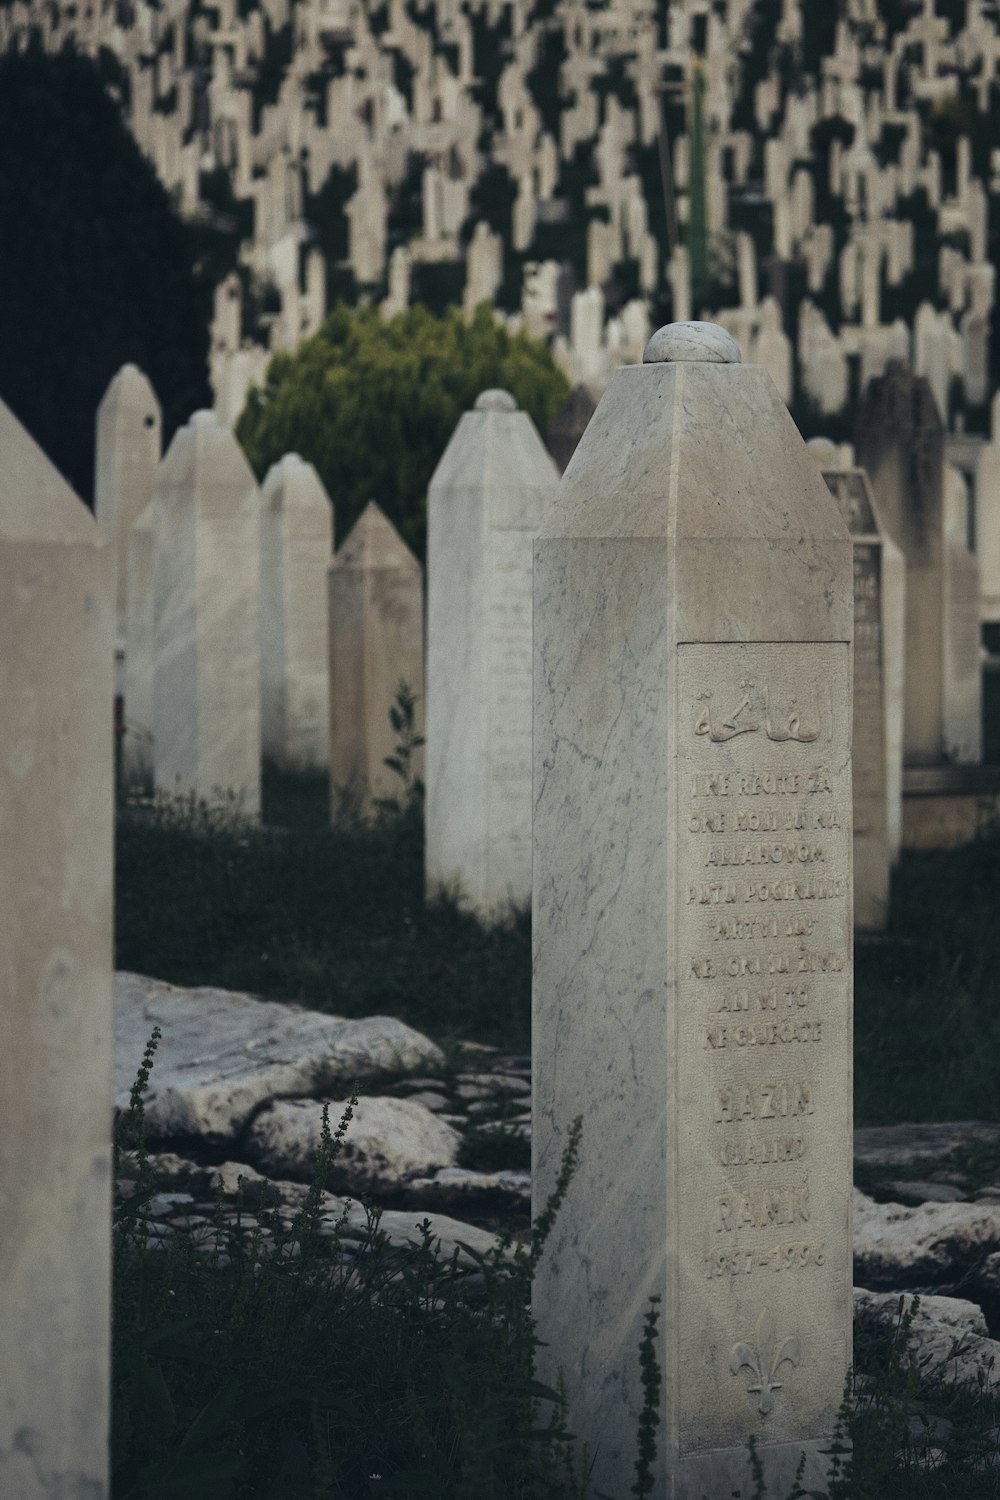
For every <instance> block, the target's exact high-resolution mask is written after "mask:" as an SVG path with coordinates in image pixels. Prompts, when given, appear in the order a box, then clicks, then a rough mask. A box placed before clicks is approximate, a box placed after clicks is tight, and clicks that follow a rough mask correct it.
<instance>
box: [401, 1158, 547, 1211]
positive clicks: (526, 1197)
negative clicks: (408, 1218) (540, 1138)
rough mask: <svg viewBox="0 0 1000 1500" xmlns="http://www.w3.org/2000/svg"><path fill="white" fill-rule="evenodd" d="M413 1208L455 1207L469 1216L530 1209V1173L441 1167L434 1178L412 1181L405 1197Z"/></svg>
mask: <svg viewBox="0 0 1000 1500" xmlns="http://www.w3.org/2000/svg"><path fill="white" fill-rule="evenodd" d="M404 1197H405V1200H406V1202H407V1204H408V1205H409V1206H410V1207H411V1208H424V1207H426V1208H434V1209H441V1208H446V1209H450V1208H455V1209H464V1210H465V1211H466V1212H468V1213H497V1212H500V1213H502V1212H505V1211H510V1210H517V1209H522V1210H524V1209H530V1207H531V1173H530V1172H519V1171H501V1172H473V1171H471V1170H469V1169H468V1168H466V1167H442V1169H441V1171H440V1172H436V1173H435V1174H434V1176H433V1177H418V1178H415V1179H414V1180H413V1181H411V1182H410V1183H409V1184H408V1186H407V1188H406V1192H405V1194H404Z"/></svg>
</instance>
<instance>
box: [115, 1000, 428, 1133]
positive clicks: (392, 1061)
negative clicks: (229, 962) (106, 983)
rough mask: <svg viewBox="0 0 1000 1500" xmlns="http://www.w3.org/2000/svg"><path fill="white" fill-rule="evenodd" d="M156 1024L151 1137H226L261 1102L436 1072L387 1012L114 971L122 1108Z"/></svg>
mask: <svg viewBox="0 0 1000 1500" xmlns="http://www.w3.org/2000/svg"><path fill="white" fill-rule="evenodd" d="M154 1026H159V1027H160V1029H161V1031H162V1033H163V1037H162V1040H161V1042H160V1044H159V1047H158V1048H157V1052H156V1058H155V1061H154V1065H153V1071H152V1075H151V1078H150V1086H149V1092H148V1094H147V1096H146V1128H147V1132H148V1134H149V1135H150V1136H151V1137H160V1138H164V1137H171V1136H202V1137H204V1138H206V1139H207V1140H212V1141H219V1140H226V1139H229V1138H232V1137H233V1136H235V1135H237V1134H238V1133H239V1132H240V1131H241V1130H242V1129H243V1127H244V1125H246V1123H247V1122H248V1120H249V1119H250V1118H251V1116H252V1115H253V1114H254V1113H255V1111H256V1110H257V1109H258V1108H259V1107H260V1106H261V1105H263V1104H265V1103H266V1102H267V1101H268V1100H271V1099H277V1098H303V1097H314V1096H315V1095H317V1094H319V1093H321V1092H323V1091H324V1090H330V1089H331V1088H336V1087H337V1086H340V1087H341V1088H343V1087H344V1086H345V1085H349V1084H350V1083H351V1081H352V1080H353V1079H356V1078H357V1079H365V1078H371V1077H376V1076H378V1075H384V1074H393V1073H414V1072H420V1073H427V1072H428V1071H432V1070H435V1069H438V1068H440V1067H443V1065H444V1057H443V1054H442V1053H441V1051H440V1049H439V1048H438V1047H437V1046H435V1044H434V1043H433V1042H431V1041H429V1040H428V1038H427V1037H425V1036H422V1035H421V1034H420V1032H418V1031H414V1030H413V1028H412V1027H410V1026H407V1025H405V1024H404V1022H402V1021H397V1020H396V1019H395V1018H394V1017H392V1016H368V1017H366V1018H364V1019H363V1020H347V1019H344V1018H343V1017H341V1016H330V1015H325V1014H322V1013H320V1012H319V1011H311V1010H306V1009H304V1008H303V1007H301V1006H297V1005H285V1004H276V1003H274V1002H273V1001H266V1000H257V999H255V998H254V997H253V996H252V995H245V994H238V993H233V992H231V991H228V990H219V989H212V988H209V987H204V988H199V989H183V988H181V987H180V986H178V985H172V984H166V983H164V982H163V981H161V980H157V979H148V978H146V977H145V976H143V975H141V974H128V973H118V974H116V975H115V1105H116V1107H117V1108H119V1109H121V1108H124V1107H125V1106H126V1105H127V1104H128V1095H129V1088H130V1086H131V1084H132V1081H133V1079H134V1078H135V1075H136V1070H137V1069H138V1066H139V1063H140V1061H141V1059H142V1053H143V1049H144V1047H145V1045H146V1042H147V1040H148V1038H149V1036H150V1033H151V1032H152V1030H153V1027H154Z"/></svg>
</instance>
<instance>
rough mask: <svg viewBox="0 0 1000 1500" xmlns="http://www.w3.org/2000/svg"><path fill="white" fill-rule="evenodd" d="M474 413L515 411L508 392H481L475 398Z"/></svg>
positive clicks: (514, 402)
mask: <svg viewBox="0 0 1000 1500" xmlns="http://www.w3.org/2000/svg"><path fill="white" fill-rule="evenodd" d="M476 411H517V402H516V401H515V400H514V397H513V396H512V395H511V393H510V391H501V390H492V391H481V392H480V393H479V395H478V396H477V397H476Z"/></svg>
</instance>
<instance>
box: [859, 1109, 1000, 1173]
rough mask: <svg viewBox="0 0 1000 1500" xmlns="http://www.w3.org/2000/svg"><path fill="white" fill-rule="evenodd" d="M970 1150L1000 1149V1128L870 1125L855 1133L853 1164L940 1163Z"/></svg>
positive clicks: (961, 1123) (960, 1123)
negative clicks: (947, 1157) (959, 1152)
mask: <svg viewBox="0 0 1000 1500" xmlns="http://www.w3.org/2000/svg"><path fill="white" fill-rule="evenodd" d="M970 1146H1000V1125H992V1124H990V1123H988V1122H987V1121H985V1120H949V1121H947V1122H946V1123H944V1124H938V1125H905V1124H904V1125H870V1126H865V1127H862V1128H861V1129H857V1130H855V1132H854V1160H855V1161H865V1162H880V1163H884V1164H886V1165H890V1166H893V1167H910V1166H914V1165H915V1164H917V1163H922V1162H931V1161H941V1160H943V1158H944V1157H946V1156H950V1155H951V1153H952V1152H953V1151H961V1150H962V1149H963V1148H966V1147H970Z"/></svg>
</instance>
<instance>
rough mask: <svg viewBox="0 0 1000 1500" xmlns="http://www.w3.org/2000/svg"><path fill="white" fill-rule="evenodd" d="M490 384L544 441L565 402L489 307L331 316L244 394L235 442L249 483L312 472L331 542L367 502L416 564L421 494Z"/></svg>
mask: <svg viewBox="0 0 1000 1500" xmlns="http://www.w3.org/2000/svg"><path fill="white" fill-rule="evenodd" d="M491 386H502V387H504V388H505V389H506V390H509V391H510V392H511V393H512V394H513V395H514V396H515V398H516V399H517V403H518V405H519V406H520V407H521V408H522V410H524V411H526V412H527V413H528V414H529V416H530V417H531V418H532V420H533V421H534V423H535V425H536V426H537V427H538V428H539V430H540V431H541V432H543V433H544V431H545V429H546V428H547V427H548V425H549V423H550V421H551V420H552V418H553V416H554V415H555V413H556V411H557V410H558V408H559V406H560V405H561V404H562V402H563V401H564V400H565V399H566V396H567V394H568V393H569V382H568V381H567V380H566V378H565V376H564V375H563V374H562V372H561V371H560V370H559V369H558V367H557V366H556V365H555V363H554V362H553V360H552V356H551V355H550V353H549V351H548V349H547V348H546V346H545V345H544V344H543V343H541V342H539V341H538V340H537V339H532V338H529V337H528V335H527V334H524V333H519V334H516V335H514V336H512V335H511V334H510V333H508V332H507V330H506V328H504V327H502V326H501V325H498V324H497V323H496V321H495V320H494V317H493V314H492V312H491V311H490V309H489V307H487V306H486V305H483V306H481V307H479V308H478V309H477V310H476V313H475V316H474V317H473V319H472V321H471V323H466V322H465V320H464V319H463V317H462V315H461V313H460V312H459V311H458V310H457V309H453V310H451V311H449V312H447V313H445V315H444V316H443V317H435V316H434V315H433V314H432V313H430V312H428V311H427V309H426V308H424V307H411V308H409V309H407V311H405V312H401V313H398V314H397V315H396V316H395V317H394V318H392V319H390V320H388V321H386V320H384V319H383V318H382V317H381V316H380V315H379V313H378V311H377V310H376V309H375V308H374V307H371V306H367V307H363V308H362V309H361V310H360V311H359V312H356V313H353V312H351V311H349V310H348V309H347V308H346V307H337V308H335V309H334V311H333V312H332V313H331V314H330V316H329V318H327V320H326V322H325V323H324V325H323V327H322V328H321V329H320V330H319V332H318V333H317V334H315V335H314V336H313V337H312V338H311V339H307V340H306V341H305V343H303V344H300V345H299V347H298V349H297V350H296V351H295V352H294V353H291V354H276V355H275V357H274V358H273V359H272V361H271V364H270V366H269V368H268V371H267V377H266V379H265V383H264V387H263V389H262V390H258V389H256V388H254V389H252V390H251V392H250V395H249V397H248V400H247V404H246V406H245V407H244V409H243V412H242V413H241V415H240V418H239V421H238V422H237V424H236V435H237V437H238V438H239V440H240V442H241V443H242V445H243V448H244V450H245V452H246V454H247V457H248V458H249V460H250V462H251V464H252V465H253V467H254V469H255V470H256V472H257V474H258V476H260V477H262V476H263V475H264V474H265V473H266V471H267V469H268V468H269V466H270V465H271V464H272V463H274V462H275V461H276V460H277V459H279V458H280V457H281V456H282V454H284V453H288V452H296V453H300V454H301V455H302V457H303V458H304V459H307V460H308V461H309V462H310V463H312V464H314V465H315V467H316V469H317V471H318V473H319V475H320V477H321V479H322V480H323V483H324V484H325V485H326V487H327V490H328V491H329V493H330V498H331V499H332V500H333V503H334V508H335V512H336V521H337V541H338V543H339V542H340V541H341V540H342V539H343V538H344V537H345V536H346V534H347V532H348V531H349V530H350V528H351V526H353V524H354V522H355V521H356V520H357V518H358V516H359V515H360V514H361V511H362V510H363V509H364V507H365V505H366V504H367V502H368V501H369V500H375V501H377V503H378V504H379V505H380V506H381V507H382V509H383V510H384V511H385V513H386V515H388V517H389V518H390V520H391V521H392V523H393V525H394V526H396V527H397V528H398V530H399V531H400V532H401V533H402V535H403V537H404V539H405V540H406V541H407V543H408V544H409V545H410V546H411V547H412V548H413V549H414V551H416V552H417V553H418V554H419V555H421V556H422V555H423V552H424V527H425V522H426V495H427V485H428V483H429V481H430V478H431V475H432V474H433V472H434V468H435V465H436V464H437V461H438V459H439V458H440V457H441V454H442V453H443V452H444V450H445V447H446V446H447V443H448V440H449V438H450V437H451V435H452V433H453V432H454V430H455V427H456V425H457V423H458V419H459V417H460V416H461V415H462V413H463V412H465V411H468V410H469V409H470V408H471V406H472V404H473V402H474V401H475V399H476V397H477V396H478V395H479V393H480V391H483V390H486V389H488V388H489V387H491Z"/></svg>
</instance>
